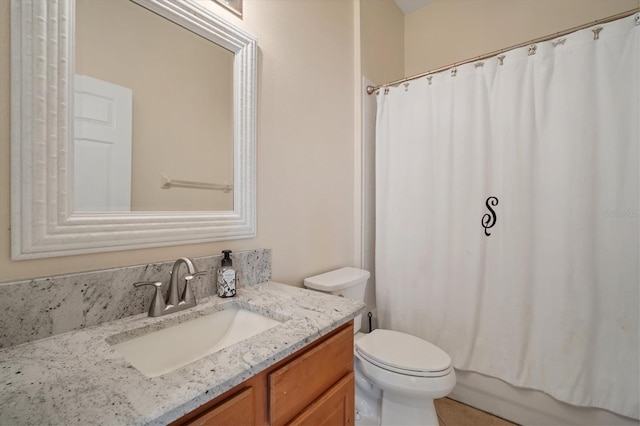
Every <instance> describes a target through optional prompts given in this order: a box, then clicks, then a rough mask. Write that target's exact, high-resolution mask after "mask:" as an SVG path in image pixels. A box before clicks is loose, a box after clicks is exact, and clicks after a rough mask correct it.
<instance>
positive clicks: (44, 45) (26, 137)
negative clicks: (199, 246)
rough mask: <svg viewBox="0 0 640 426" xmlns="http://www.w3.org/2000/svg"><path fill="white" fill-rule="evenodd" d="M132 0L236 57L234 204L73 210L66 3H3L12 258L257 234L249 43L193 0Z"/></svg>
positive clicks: (71, 4)
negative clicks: (7, 6)
mask: <svg viewBox="0 0 640 426" xmlns="http://www.w3.org/2000/svg"><path fill="white" fill-rule="evenodd" d="M133 1H134V2H136V3H138V4H140V5H141V6H143V7H145V8H147V9H149V10H151V11H153V12H155V13H157V14H159V15H161V16H164V17H165V18H168V19H169V20H171V21H173V22H175V23H177V24H179V25H181V26H183V27H185V28H187V29H189V30H191V31H193V32H194V33H196V34H199V35H200V36H202V37H204V38H206V39H209V40H211V41H212V42H214V43H216V44H219V45H221V46H223V47H225V48H227V49H229V50H230V51H232V52H234V53H235V59H234V121H235V123H234V164H233V167H234V186H233V188H234V189H233V190H234V196H233V207H234V210H233V211H220V212H122V213H120V212H115V213H102V212H99V213H74V212H73V199H72V197H73V191H72V170H73V163H72V158H71V155H70V154H69V153H70V152H72V151H71V149H72V137H73V120H72V113H73V111H74V109H73V96H72V94H73V86H72V85H73V78H72V77H73V74H74V44H75V38H74V15H75V13H74V12H75V1H74V0H32V1H25V0H12V4H11V62H12V68H11V72H12V74H11V256H12V259H14V260H22V259H34V258H45V257H55V256H67V255H77V254H85V253H98V252H107V251H117V250H128V249H137V248H144V247H158V246H168V245H176V244H191V243H200V242H208V241H221V240H231V239H240V238H252V237H255V236H256V164H255V163H256V160H255V156H256V154H255V153H256V150H255V139H256V131H255V128H256V84H257V83H256V80H257V78H256V74H257V60H256V57H257V56H256V51H257V39H256V38H255V37H253V36H252V35H250V34H248V33H247V32H245V31H244V30H242V29H240V28H237V27H235V26H234V25H231V24H230V23H228V22H226V21H224V20H222V19H221V18H219V17H217V16H216V15H215V14H213V13H212V12H210V11H209V10H207V9H206V8H204V7H202V6H200V5H198V4H197V3H196V2H195V1H193V0H133ZM193 155H198V153H193Z"/></svg>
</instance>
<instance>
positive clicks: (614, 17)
mask: <svg viewBox="0 0 640 426" xmlns="http://www.w3.org/2000/svg"><path fill="white" fill-rule="evenodd" d="M638 12H640V7H636V8H635V9H631V10H628V11H626V12H622V13H618V14H617V15H612V16H609V17H608V18H603V19H597V20H595V21H593V22H589V23H587V24H583V25H578V26H577V27H573V28H569V29H568V30H564V31H560V32H557V33H554V34H549V35H546V36H544V37H539V38H535V39H533V40H529V41H527V42H525V43H519V44H516V45H513V46H510V47H506V48H504V49H500V50H495V51H493V52H491V53H485V54H484V55H480V56H475V57H473V58H470V59H467V60H464V61H460V62H454V63H453V64H450V65H446V66H444V67H440V68H436V69H433V70H431V71H427V72H423V73H420V74H416V75H412V76H410V77H405V78H401V79H399V80H394V81H392V82H389V83H385V84H379V85H377V86H367V94H369V95H371V94H372V93H374V92H375V91H376V90H378V89H380V88H381V87H388V86H395V85H396V84H400V83H404V82H406V81H409V80H415V79H418V78H422V77H426V76H428V75H430V74H435V73H438V72H441V71H446V70H448V69H451V68H455V67H457V66H460V65H464V64H468V63H471V62H476V61H481V60H483V59H488V58H492V57H494V56H497V55H499V54H501V53H504V52H506V51H508V50H513V49H518V48H520V47H525V46H529V45H531V44H536V43H541V42H543V41H548V40H552V39H554V38H557V37H562V36H565V35H567V34H571V33H573V32H576V31H579V30H583V29H585V28H589V27H592V26H594V25H598V24H606V23H607V22H611V21H615V20H617V19H622V18H626V17H627V16H631V15H633V14H634V13H638ZM638 21H639V22H640V19H638Z"/></svg>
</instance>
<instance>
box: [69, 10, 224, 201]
mask: <svg viewBox="0 0 640 426" xmlns="http://www.w3.org/2000/svg"><path fill="white" fill-rule="evenodd" d="M75 5H76V9H75V79H74V83H75V88H74V91H75V93H74V101H75V102H74V140H73V150H74V165H75V166H74V175H73V184H74V211H85V212H86V211H132V210H133V211H141V210H142V211H176V210H177V211H184V210H187V211H224V210H233V198H232V195H233V194H232V188H233V56H234V55H233V53H232V52H230V51H229V50H227V49H225V48H223V47H221V46H219V45H217V44H215V43H211V42H210V41H209V40H207V39H205V38H202V37H200V36H199V35H196V34H195V33H193V32H191V31H189V30H187V29H186V28H183V27H181V26H179V25H176V24H175V23H173V22H171V21H169V20H167V19H165V18H163V17H162V16H160V15H158V14H156V13H153V12H151V11H149V10H147V9H145V8H143V7H141V6H140V5H138V4H136V3H133V2H131V1H129V0H109V1H95V0H75ZM122 64H126V66H122ZM195 153H197V155H196V154H195ZM163 177H164V178H163ZM169 181H170V182H171V183H172V184H174V183H175V182H176V181H177V182H181V181H182V182H184V181H190V182H193V184H192V185H188V184H187V185H185V184H183V185H182V186H174V185H167V183H168V182H169Z"/></svg>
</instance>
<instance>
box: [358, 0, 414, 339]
mask: <svg viewBox="0 0 640 426" xmlns="http://www.w3.org/2000/svg"><path fill="white" fill-rule="evenodd" d="M360 49H361V68H362V79H363V81H362V83H361V84H362V91H361V93H360V98H361V100H362V158H363V163H362V268H363V269H366V270H368V271H369V272H370V273H371V276H370V278H369V285H368V286H367V291H366V294H365V303H366V304H367V308H368V310H369V311H372V312H373V313H374V317H373V318H372V327H373V328H376V327H377V325H376V324H377V315H375V307H376V300H375V283H376V276H375V230H376V228H375V117H376V97H375V96H371V95H367V93H366V86H368V85H376V84H381V83H385V82H387V81H392V80H396V79H398V78H402V77H403V76H404V13H403V12H402V10H400V8H399V7H398V5H397V4H395V2H393V1H392V0H387V1H362V2H361V3H360ZM362 327H363V330H365V331H368V330H369V324H368V320H367V317H366V316H365V317H364V318H363V321H362Z"/></svg>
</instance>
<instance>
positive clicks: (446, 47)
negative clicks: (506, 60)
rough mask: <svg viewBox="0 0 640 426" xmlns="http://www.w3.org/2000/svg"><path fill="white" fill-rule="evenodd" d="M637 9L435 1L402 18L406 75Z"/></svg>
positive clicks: (615, 1)
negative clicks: (403, 20) (403, 22)
mask: <svg viewBox="0 0 640 426" xmlns="http://www.w3.org/2000/svg"><path fill="white" fill-rule="evenodd" d="M638 6H640V0H436V1H435V2H434V3H431V4H429V5H427V6H425V7H423V8H421V9H418V10H416V11H414V12H412V13H410V14H408V15H406V18H405V69H404V71H405V74H406V75H414V74H419V73H422V72H426V71H429V70H432V69H435V68H438V67H441V66H445V65H449V64H452V63H454V62H456V61H461V60H465V59H469V58H472V57H474V56H479V55H482V54H484V53H489V52H493V51H495V50H499V49H502V48H504V47H508V46H512V45H515V44H518V43H524V42H526V41H528V40H532V39H535V38H538V37H542V36H545V35H548V34H552V33H554V32H558V31H562V30H565V29H568V28H571V27H575V26H578V25H582V24H585V23H587V22H591V21H594V20H596V19H601V18H605V17H608V16H611V15H615V14H617V13H620V12H624V11H627V10H630V9H633V8H635V7H638Z"/></svg>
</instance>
